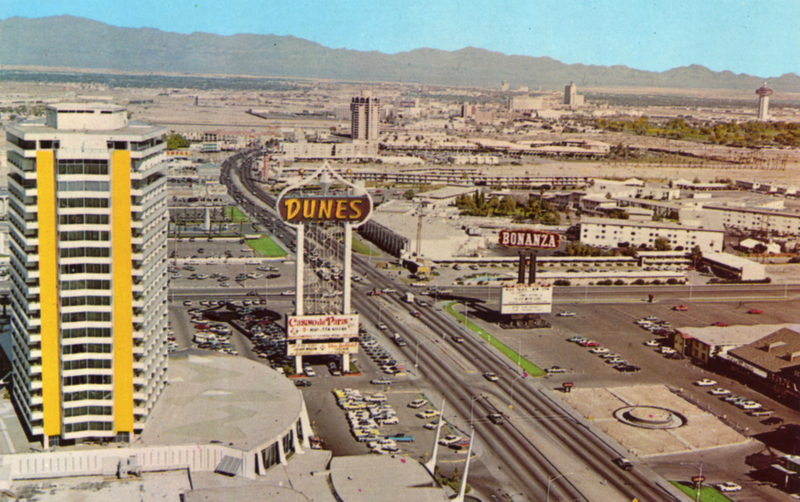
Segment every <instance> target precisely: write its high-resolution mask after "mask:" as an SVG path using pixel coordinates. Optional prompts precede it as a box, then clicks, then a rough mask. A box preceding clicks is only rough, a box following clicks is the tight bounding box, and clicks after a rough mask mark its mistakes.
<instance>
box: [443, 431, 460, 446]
mask: <svg viewBox="0 0 800 502" xmlns="http://www.w3.org/2000/svg"><path fill="white" fill-rule="evenodd" d="M461 439H462V438H461V436H456V435H455V434H448V435H447V436H445V437H443V438H442V439H440V440H439V444H440V445H442V446H448V445H451V444H453V443H455V442H457V441H461Z"/></svg>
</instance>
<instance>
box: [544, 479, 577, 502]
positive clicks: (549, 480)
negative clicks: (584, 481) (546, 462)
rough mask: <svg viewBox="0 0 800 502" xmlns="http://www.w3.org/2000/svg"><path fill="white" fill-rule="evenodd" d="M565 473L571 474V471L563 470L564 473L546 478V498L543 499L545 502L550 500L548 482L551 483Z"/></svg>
mask: <svg viewBox="0 0 800 502" xmlns="http://www.w3.org/2000/svg"><path fill="white" fill-rule="evenodd" d="M567 474H572V473H571V472H565V473H562V474H559V475H558V476H555V477H552V478H548V479H547V498H546V499H545V500H546V502H550V483H552V482H553V481H555V480H557V479H558V478H563V477H564V476H566V475H567Z"/></svg>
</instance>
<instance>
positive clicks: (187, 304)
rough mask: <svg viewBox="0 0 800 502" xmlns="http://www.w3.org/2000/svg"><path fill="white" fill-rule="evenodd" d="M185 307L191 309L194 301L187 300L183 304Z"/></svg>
mask: <svg viewBox="0 0 800 502" xmlns="http://www.w3.org/2000/svg"><path fill="white" fill-rule="evenodd" d="M183 305H184V306H185V307H191V306H192V301H191V300H186V301H185V302H183Z"/></svg>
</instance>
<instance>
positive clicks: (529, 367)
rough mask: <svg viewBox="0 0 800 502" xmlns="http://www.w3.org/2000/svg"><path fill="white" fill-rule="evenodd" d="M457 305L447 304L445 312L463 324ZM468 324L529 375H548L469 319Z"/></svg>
mask: <svg viewBox="0 0 800 502" xmlns="http://www.w3.org/2000/svg"><path fill="white" fill-rule="evenodd" d="M457 303H458V302H450V303H446V304H445V305H444V309H445V311H447V313H449V314H450V315H452V316H453V317H455V318H456V319H457V320H458V322H460V323H463V322H465V318H464V315H463V314H460V313H459V312H457V311H456V310H455V309H454V308H453V305H456V304H457ZM466 323H467V327H468V328H469V329H471V330H472V331H474V332H475V333H477V334H478V335H480V337H481V338H483V339H484V340H486V341H487V342H489V344H490V345H491V346H492V347H494V348H496V349H497V350H499V351H500V352H502V353H503V354H504V355H505V356H506V357H508V358H509V359H511V361H512V362H513V363H514V364H518V365H519V366H520V367H521V368H522V369H523V370H525V371H526V372H527V373H528V375H529V376H532V377H540V376H544V375H546V374H547V373H546V372H545V371H544V370H542V369H541V368H540V367H538V366H536V365H535V364H533V363H532V362H530V361H528V360H527V359H525V358H524V357H522V356H521V355H520V354H518V353H517V352H516V351H515V350H513V349H511V348H510V347H509V346H507V345H506V344H504V343H503V342H501V341H500V340H498V339H497V338H495V337H493V336H492V335H490V334H489V333H487V332H486V331H485V330H484V329H483V328H481V327H480V326H478V325H476V324H474V323H473V322H472V321H470V320H469V319H466Z"/></svg>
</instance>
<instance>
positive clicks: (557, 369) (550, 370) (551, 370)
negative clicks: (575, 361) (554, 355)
mask: <svg viewBox="0 0 800 502" xmlns="http://www.w3.org/2000/svg"><path fill="white" fill-rule="evenodd" d="M545 371H546V372H548V373H566V372H567V370H565V369H564V368H562V367H561V366H553V367H552V368H547V369H546V370H545Z"/></svg>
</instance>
